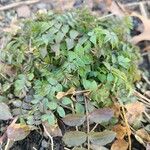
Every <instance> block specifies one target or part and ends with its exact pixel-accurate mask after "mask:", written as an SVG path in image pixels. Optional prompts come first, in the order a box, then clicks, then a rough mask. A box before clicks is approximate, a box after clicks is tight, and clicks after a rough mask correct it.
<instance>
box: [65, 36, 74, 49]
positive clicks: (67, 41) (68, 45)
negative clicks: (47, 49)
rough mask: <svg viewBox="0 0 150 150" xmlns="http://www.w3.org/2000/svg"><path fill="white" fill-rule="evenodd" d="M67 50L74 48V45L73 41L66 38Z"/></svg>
mask: <svg viewBox="0 0 150 150" xmlns="http://www.w3.org/2000/svg"><path fill="white" fill-rule="evenodd" d="M66 44H67V49H68V50H70V49H72V48H73V47H74V45H75V43H74V40H73V39H70V38H67V39H66Z"/></svg>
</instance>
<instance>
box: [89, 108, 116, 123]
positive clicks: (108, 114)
mask: <svg viewBox="0 0 150 150" xmlns="http://www.w3.org/2000/svg"><path fill="white" fill-rule="evenodd" d="M113 115H114V112H113V110H112V109H110V108H100V109H97V110H94V111H93V112H91V113H90V114H89V119H90V121H92V122H95V123H102V122H107V121H109V120H110V119H111V118H112V117H113Z"/></svg>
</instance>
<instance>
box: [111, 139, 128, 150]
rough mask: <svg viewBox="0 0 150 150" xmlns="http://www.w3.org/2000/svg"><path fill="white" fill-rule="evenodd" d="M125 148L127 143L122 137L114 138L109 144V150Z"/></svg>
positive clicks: (122, 149)
mask: <svg viewBox="0 0 150 150" xmlns="http://www.w3.org/2000/svg"><path fill="white" fill-rule="evenodd" d="M127 149H128V143H127V142H126V141H125V140H124V139H122V140H116V141H115V142H114V143H113V144H112V146H111V150H127Z"/></svg>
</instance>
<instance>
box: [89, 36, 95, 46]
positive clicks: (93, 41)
mask: <svg viewBox="0 0 150 150" xmlns="http://www.w3.org/2000/svg"><path fill="white" fill-rule="evenodd" d="M90 41H91V42H92V43H93V44H94V45H96V35H92V36H91V37H90Z"/></svg>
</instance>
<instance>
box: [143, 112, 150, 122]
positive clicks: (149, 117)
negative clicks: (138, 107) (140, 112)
mask: <svg viewBox="0 0 150 150" xmlns="http://www.w3.org/2000/svg"><path fill="white" fill-rule="evenodd" d="M144 114H145V116H146V117H147V118H148V119H149V121H150V116H149V115H148V114H147V112H145V111H144Z"/></svg>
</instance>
